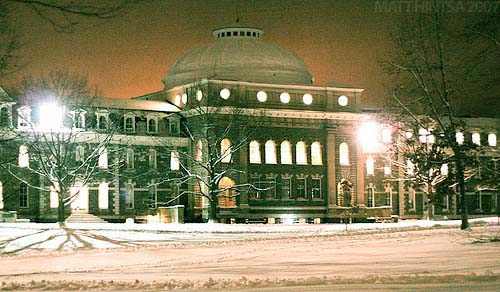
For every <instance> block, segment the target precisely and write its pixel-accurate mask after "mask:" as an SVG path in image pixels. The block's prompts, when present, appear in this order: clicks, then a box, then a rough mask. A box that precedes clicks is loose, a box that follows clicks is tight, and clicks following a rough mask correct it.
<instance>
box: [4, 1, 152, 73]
mask: <svg viewBox="0 0 500 292" xmlns="http://www.w3.org/2000/svg"><path fill="white" fill-rule="evenodd" d="M141 1H142V0H113V1H73V0H70V1H68V0H2V1H0V81H1V80H2V79H3V78H5V77H8V76H11V75H13V74H15V73H16V72H17V71H18V70H19V69H20V68H21V67H22V66H23V65H24V64H23V62H22V56H21V47H22V43H21V41H20V38H19V34H18V33H17V31H16V29H15V26H14V23H15V19H14V18H13V11H15V10H17V9H23V8H25V9H29V10H31V11H33V12H34V13H35V14H36V15H37V16H38V17H40V18H41V19H43V20H44V21H46V22H48V23H50V24H51V25H52V27H53V28H54V29H56V30H57V31H60V32H71V31H72V29H73V28H74V27H75V26H76V25H77V24H79V23H80V22H81V21H82V19H104V20H105V19H110V18H114V17H117V16H120V15H123V14H124V13H126V11H127V10H128V9H129V8H130V7H131V6H132V5H134V4H136V3H138V2H141Z"/></svg>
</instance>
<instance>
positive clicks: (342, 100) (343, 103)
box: [338, 95, 349, 106]
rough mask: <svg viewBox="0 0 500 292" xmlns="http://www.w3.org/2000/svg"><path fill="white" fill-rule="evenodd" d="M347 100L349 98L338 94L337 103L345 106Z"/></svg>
mask: <svg viewBox="0 0 500 292" xmlns="http://www.w3.org/2000/svg"><path fill="white" fill-rule="evenodd" d="M348 102H349V99H348V98H347V96H345V95H341V96H339V99H338V103H339V105H340V106H346V105H347V103H348Z"/></svg>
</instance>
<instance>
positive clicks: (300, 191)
mask: <svg viewBox="0 0 500 292" xmlns="http://www.w3.org/2000/svg"><path fill="white" fill-rule="evenodd" d="M305 197H306V179H305V178H298V179H297V198H305Z"/></svg>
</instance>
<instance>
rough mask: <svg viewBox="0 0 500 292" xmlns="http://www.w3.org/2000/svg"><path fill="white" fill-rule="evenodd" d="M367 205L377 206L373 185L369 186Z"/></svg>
mask: <svg viewBox="0 0 500 292" xmlns="http://www.w3.org/2000/svg"><path fill="white" fill-rule="evenodd" d="M367 197H368V201H367V207H375V191H374V189H373V187H368V196H367Z"/></svg>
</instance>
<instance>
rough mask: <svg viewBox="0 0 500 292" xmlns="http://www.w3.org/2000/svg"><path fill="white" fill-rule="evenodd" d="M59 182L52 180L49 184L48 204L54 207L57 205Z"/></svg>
mask: <svg viewBox="0 0 500 292" xmlns="http://www.w3.org/2000/svg"><path fill="white" fill-rule="evenodd" d="M59 191H60V189H59V183H58V182H53V183H52V185H51V186H50V194H49V206H50V208H52V209H54V208H57V207H59V195H58V194H59Z"/></svg>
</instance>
